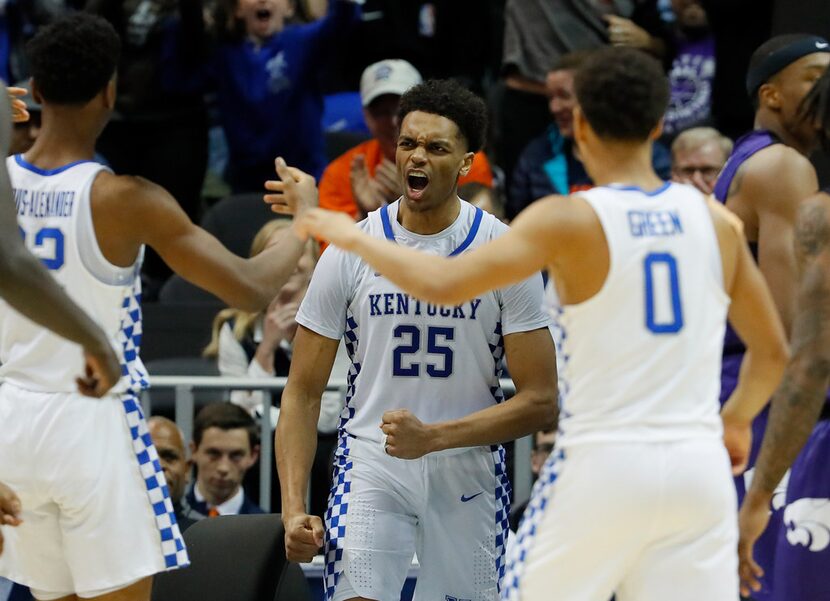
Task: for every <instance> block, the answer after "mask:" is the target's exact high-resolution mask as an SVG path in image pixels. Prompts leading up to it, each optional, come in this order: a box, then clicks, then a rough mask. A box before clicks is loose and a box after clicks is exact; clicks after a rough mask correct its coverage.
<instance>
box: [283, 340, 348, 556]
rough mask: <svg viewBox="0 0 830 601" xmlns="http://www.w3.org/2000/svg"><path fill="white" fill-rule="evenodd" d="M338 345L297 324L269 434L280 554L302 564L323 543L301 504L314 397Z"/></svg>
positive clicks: (318, 526)
mask: <svg viewBox="0 0 830 601" xmlns="http://www.w3.org/2000/svg"><path fill="white" fill-rule="evenodd" d="M339 344H340V343H339V341H338V340H334V339H331V338H326V337H325V336H321V335H320V334H316V333H315V332H313V331H311V330H309V329H307V328H305V327H303V326H299V328H298V329H297V336H296V338H295V339H294V356H293V359H292V361H291V371H290V373H289V374H288V384H287V385H286V387H285V391H284V392H283V394H282V402H281V404H280V419H279V421H278V423H277V430H276V432H275V434H274V436H275V440H274V449H275V452H276V456H277V471H278V472H279V475H280V486H281V487H282V521H283V524H284V526H285V549H286V556H287V557H288V559H289V560H290V561H300V562H307V561H311V559H312V558H313V557H314V555H316V553H317V550H318V549H319V548H320V546H321V545H322V544H323V524H322V522H321V521H320V518H319V517H317V516H312V515H309V514H308V509H307V508H306V506H305V500H306V491H307V490H308V477H309V473H310V472H311V465H312V463H313V461H314V453H315V451H316V449H317V420H318V418H319V417H320V398H321V397H322V395H323V391H324V390H325V389H326V383H327V382H328V378H329V374H331V368H332V365H333V364H334V357H335V355H336V354H337V347H338V346H339Z"/></svg>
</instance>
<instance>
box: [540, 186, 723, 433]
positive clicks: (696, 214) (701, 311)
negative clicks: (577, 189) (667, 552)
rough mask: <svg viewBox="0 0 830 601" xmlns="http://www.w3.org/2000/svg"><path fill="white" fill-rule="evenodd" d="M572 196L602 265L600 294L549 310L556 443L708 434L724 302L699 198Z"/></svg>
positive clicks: (622, 192)
mask: <svg viewBox="0 0 830 601" xmlns="http://www.w3.org/2000/svg"><path fill="white" fill-rule="evenodd" d="M580 197H581V198H582V199H584V200H585V201H586V202H587V203H588V205H590V207H591V209H593V211H594V212H595V213H596V216H597V218H598V220H599V223H600V225H601V227H602V230H603V233H604V236H605V238H606V243H607V248H608V256H609V266H608V273H607V275H606V278H605V281H604V283H603V284H602V288H601V289H600V290H599V292H597V293H596V294H595V295H594V296H592V297H591V298H590V299H588V300H586V301H584V302H579V303H575V304H567V303H563V304H562V305H561V306H560V307H558V308H557V309H556V310H555V311H554V316H555V320H556V327H555V330H554V332H555V337H556V339H557V346H558V350H559V362H560V365H559V368H560V369H559V376H560V386H559V390H560V408H561V415H560V430H561V432H562V438H561V440H560V445H568V444H574V443H577V442H589V441H621V440H629V441H630V440H638V441H644V440H678V439H682V438H688V437H696V436H710V437H717V436H719V435H720V431H721V426H720V419H719V416H718V409H719V407H718V404H717V398H718V385H719V376H720V357H719V348H720V343H721V336H722V333H723V327H724V322H725V320H726V312H727V308H728V304H729V298H728V296H727V294H726V292H725V291H724V279H723V267H722V264H721V253H720V249H719V246H718V240H717V235H716V233H715V229H714V226H713V224H712V217H711V215H710V212H709V208H708V206H707V203H706V201H705V199H704V197H703V195H701V194H700V192H698V191H697V190H695V189H694V188H692V187H690V186H685V185H682V184H668V183H667V184H665V185H664V186H662V187H661V188H658V189H657V190H655V191H652V192H644V191H642V190H640V189H638V188H635V187H619V186H607V187H598V188H594V189H593V190H590V191H587V192H582V193H580Z"/></svg>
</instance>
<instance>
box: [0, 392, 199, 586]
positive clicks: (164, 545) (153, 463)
mask: <svg viewBox="0 0 830 601" xmlns="http://www.w3.org/2000/svg"><path fill="white" fill-rule="evenodd" d="M0 424H2V427H0V481H2V482H4V483H5V484H7V485H8V486H10V487H11V488H12V489H13V490H14V491H15V492H16V493H17V495H18V496H19V497H20V501H21V503H22V505H23V514H22V518H23V523H22V524H21V525H20V526H18V527H16V528H10V527H3V536H4V537H5V539H6V543H5V550H4V552H3V554H2V555H0V575H2V576H5V577H6V578H9V579H10V580H13V581H15V582H19V583H21V584H24V585H27V586H29V587H30V588H31V589H32V590H33V591H34V592H35V594H36V596H37V597H39V598H41V599H54V598H59V597H62V596H66V595H70V594H73V593H74V594H77V595H78V596H80V597H93V596H97V595H99V594H101V593H102V592H103V591H112V590H117V589H119V588H122V587H124V586H127V585H129V584H131V583H133V582H135V581H137V580H140V579H142V578H144V577H146V576H149V575H151V574H154V573H156V572H160V571H163V570H165V569H169V568H172V567H178V566H182V565H186V564H187V553H186V551H185V550H184V545H183V541H182V539H181V534H180V532H179V528H178V525H177V524H176V523H175V516H174V515H173V510H172V504H171V503H170V499H169V494H168V492H167V485H166V482H165V481H164V475H163V473H162V472H161V469H160V465H158V455H157V454H156V451H155V448H154V447H153V446H152V444H151V442H150V439H149V434H148V433H147V428H146V423H145V422H144V418H143V416H142V415H141V411H140V408H139V407H138V403H137V402H136V400H135V397H131V396H118V397H116V396H107V397H104V398H102V399H93V398H89V397H84V396H81V395H80V394H67V393H57V394H47V393H39V392H31V391H26V390H22V389H20V388H16V387H14V386H11V385H9V384H3V385H2V386H0Z"/></svg>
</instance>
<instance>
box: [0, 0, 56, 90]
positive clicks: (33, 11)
mask: <svg viewBox="0 0 830 601" xmlns="http://www.w3.org/2000/svg"><path fill="white" fill-rule="evenodd" d="M68 4H69V3H68V2H67V1H66V0H2V1H0V80H2V81H4V82H6V83H7V84H10V83H12V82H15V81H19V80H21V79H26V78H28V77H29V67H28V65H27V61H26V53H25V52H24V46H25V45H26V42H27V41H28V40H29V39H30V38H31V37H32V36H33V35H34V34H35V32H36V31H37V28H38V27H40V26H41V25H46V24H48V23H51V22H52V21H54V20H55V19H56V18H58V17H60V16H61V15H64V14H66V13H67V12H68V10H69V9H70V8H71V7H70V6H69V5H68Z"/></svg>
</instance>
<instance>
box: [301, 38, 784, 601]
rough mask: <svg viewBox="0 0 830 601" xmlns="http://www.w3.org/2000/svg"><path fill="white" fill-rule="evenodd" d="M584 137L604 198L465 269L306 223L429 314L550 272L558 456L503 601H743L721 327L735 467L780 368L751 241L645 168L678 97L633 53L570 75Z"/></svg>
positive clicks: (326, 223) (566, 207) (772, 316)
mask: <svg viewBox="0 0 830 601" xmlns="http://www.w3.org/2000/svg"><path fill="white" fill-rule="evenodd" d="M576 94H577V98H578V101H579V108H578V109H576V110H575V112H574V130H575V139H576V141H577V144H578V145H579V150H580V155H581V157H582V160H583V162H584V163H585V167H586V169H587V170H588V173H589V175H590V176H591V179H593V180H594V181H595V182H596V183H597V187H596V188H595V189H593V190H590V191H587V192H580V193H579V194H576V195H573V196H570V197H551V198H547V199H545V200H543V201H541V202H538V203H536V204H534V205H533V206H531V207H530V208H528V209H527V210H526V211H525V212H524V213H523V214H522V215H520V217H519V218H517V219H516V220H515V221H514V222H513V226H512V227H511V230H510V231H509V232H508V233H507V234H505V235H504V236H502V237H500V238H497V239H496V240H494V241H493V242H491V243H490V244H487V245H484V246H482V247H481V248H479V249H476V250H473V251H471V252H470V253H469V254H468V255H465V256H462V257H459V258H456V259H443V258H440V257H428V256H424V255H423V254H421V253H417V252H415V251H413V250H410V249H405V248H403V247H395V246H392V245H390V244H387V243H385V242H383V241H382V240H378V239H377V238H375V237H371V236H367V235H366V234H365V233H363V232H361V231H359V230H358V229H357V228H355V227H353V226H349V225H348V223H346V222H345V221H344V219H343V217H342V216H338V215H330V214H326V213H325V212H322V211H314V212H313V213H312V214H309V216H308V217H307V219H306V220H305V221H304V222H302V223H301V224H299V225H300V226H304V229H305V231H306V232H310V233H313V234H315V235H321V236H322V237H323V238H326V239H329V240H331V241H332V243H334V244H336V245H338V246H339V247H340V248H343V249H346V250H349V251H352V252H355V253H358V254H359V255H361V256H362V257H364V258H365V260H366V261H367V262H368V263H369V265H371V268H373V269H375V270H377V271H378V272H380V273H382V274H384V276H385V277H388V278H389V279H390V280H392V281H393V282H395V283H396V284H398V285H399V286H401V287H402V288H403V289H404V290H406V291H408V292H409V293H410V294H413V295H415V296H417V297H419V298H422V299H424V300H425V301H431V302H438V303H444V304H451V305H452V304H456V303H461V302H464V300H465V299H468V298H471V297H474V296H476V295H479V294H482V293H483V292H484V291H485V290H488V289H491V288H494V287H500V286H505V285H507V284H509V283H510V282H514V281H517V280H520V279H521V278H523V277H527V275H528V274H531V273H533V272H535V271H537V270H538V269H540V268H542V267H547V268H548V270H549V273H550V276H551V278H552V279H553V282H554V283H555V286H556V290H557V292H558V295H559V306H558V308H557V309H556V310H555V321H556V325H555V330H556V338H557V345H558V350H559V361H560V363H559V368H560V372H559V373H560V381H559V391H560V416H559V430H560V431H559V436H558V438H557V444H556V449H555V450H554V452H553V454H552V456H551V458H550V459H549V460H548V463H547V464H546V466H545V469H544V471H543V474H542V475H541V477H540V479H539V481H538V483H537V485H536V487H535V489H534V494H533V498H532V500H531V503H530V506H529V508H528V510H527V513H526V514H525V518H524V520H523V522H522V525H521V526H520V529H519V533H518V536H517V540H516V544H515V545H514V546H513V548H514V549H515V553H514V554H511V560H510V565H509V567H508V571H507V575H506V576H505V585H504V598H506V599H509V600H513V599H533V600H536V599H539V600H542V599H544V600H547V599H567V600H579V601H607V600H608V599H609V598H610V597H611V595H612V594H616V596H617V599H618V600H619V601H631V600H636V601H657V600H663V599H674V600H680V601H699V600H701V599H706V600H707V601H734V600H735V599H737V598H738V579H737V574H736V568H737V558H736V544H737V537H736V535H737V524H736V512H735V504H736V501H735V492H734V487H733V485H732V480H731V478H730V460H729V457H728V455H727V452H726V450H725V449H724V445H723V443H722V442H721V435H722V433H723V426H722V423H721V419H720V418H719V415H718V410H719V407H718V386H719V376H720V349H721V344H722V340H723V332H724V327H725V325H726V318H727V312H728V315H729V319H730V321H731V323H732V324H733V325H734V326H735V328H736V330H737V331H738V333H739V334H740V336H741V337H742V338H743V340H744V342H745V343H746V345H747V347H748V349H749V352H748V354H747V356H746V358H745V360H744V364H743V369H742V372H741V376H742V377H741V380H740V383H739V385H738V387H737V388H736V390H735V392H734V394H733V395H732V397H731V398H730V399H729V401H728V402H727V403H726V405H725V407H724V409H723V413H722V418H723V422H724V425H725V426H726V427H727V428H726V436H725V440H726V441H727V446H728V448H729V449H730V452H731V453H732V455H733V462H734V463H735V464H737V467H738V468H740V467H741V464H745V461H746V454H747V452H748V448H749V446H748V445H749V440H748V439H749V436H750V429H749V425H750V421H751V419H752V418H753V416H754V415H755V414H756V413H757V412H758V411H759V410H760V408H761V407H762V406H763V404H764V403H765V402H766V399H767V398H768V396H769V394H770V393H771V392H772V390H773V389H774V388H775V386H776V384H777V382H778V380H779V378H780V376H781V373H782V369H783V366H784V363H785V361H786V356H787V348H786V342H785V339H784V334H783V328H782V326H781V323H780V320H779V318H778V317H777V314H776V312H775V308H774V305H773V303H772V300H771V296H770V293H769V291H768V289H767V288H766V286H765V284H764V282H763V279H762V277H761V276H760V273H759V271H758V269H757V267H756V266H755V264H754V262H753V261H752V257H751V256H750V254H749V250H748V248H747V245H746V242H745V240H744V239H743V238H742V235H741V234H740V229H739V228H738V227H736V226H735V225H733V223H734V222H733V221H732V219H730V217H728V216H726V214H725V211H724V209H723V208H721V207H717V206H714V204H708V203H707V201H706V200H705V199H704V197H703V196H702V195H701V194H700V192H698V191H697V190H695V189H694V188H692V187H690V186H686V185H683V184H672V183H667V182H666V183H664V182H662V181H661V180H660V179H659V178H658V177H657V176H656V174H655V173H654V171H653V170H652V168H651V164H650V157H651V150H650V147H651V141H652V140H654V139H655V138H657V137H658V136H659V134H660V129H661V128H660V121H661V118H662V115H663V114H664V112H665V108H666V103H667V99H668V85H667V82H666V78H665V76H664V74H663V71H662V69H661V68H660V66H659V65H658V64H657V62H656V61H654V60H652V59H651V58H649V57H647V56H646V55H644V54H642V53H639V52H638V51H636V50H627V49H620V48H614V49H607V50H600V51H597V53H596V54H595V55H593V56H592V57H591V58H590V59H589V60H588V62H587V63H586V65H585V66H584V68H583V69H581V70H580V71H579V73H578V74H577V76H576Z"/></svg>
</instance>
